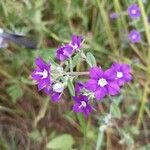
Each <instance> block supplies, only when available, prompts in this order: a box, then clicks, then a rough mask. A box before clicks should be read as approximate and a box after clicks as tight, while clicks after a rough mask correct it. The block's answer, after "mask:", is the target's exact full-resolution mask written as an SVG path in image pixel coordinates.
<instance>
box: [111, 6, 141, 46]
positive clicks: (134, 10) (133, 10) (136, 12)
mask: <svg viewBox="0 0 150 150" xmlns="http://www.w3.org/2000/svg"><path fill="white" fill-rule="evenodd" d="M126 12H127V14H128V16H129V17H130V18H131V19H139V18H140V17H141V10H140V8H139V6H138V5H137V4H131V5H130V6H129V7H128V8H127V11H126ZM124 14H126V13H115V12H113V13H111V14H110V18H111V19H113V20H114V19H116V18H118V17H119V16H121V15H124ZM128 40H129V41H130V42H131V43H132V44H135V43H139V42H140V41H141V34H140V32H139V31H138V30H136V29H132V30H131V31H130V32H129V34H128Z"/></svg>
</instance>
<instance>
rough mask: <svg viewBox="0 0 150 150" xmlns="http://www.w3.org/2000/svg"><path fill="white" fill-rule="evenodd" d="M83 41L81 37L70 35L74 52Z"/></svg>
mask: <svg viewBox="0 0 150 150" xmlns="http://www.w3.org/2000/svg"><path fill="white" fill-rule="evenodd" d="M82 41H83V37H82V36H77V35H72V42H71V44H72V46H73V48H74V49H75V50H76V49H78V48H80V47H81V42H82Z"/></svg>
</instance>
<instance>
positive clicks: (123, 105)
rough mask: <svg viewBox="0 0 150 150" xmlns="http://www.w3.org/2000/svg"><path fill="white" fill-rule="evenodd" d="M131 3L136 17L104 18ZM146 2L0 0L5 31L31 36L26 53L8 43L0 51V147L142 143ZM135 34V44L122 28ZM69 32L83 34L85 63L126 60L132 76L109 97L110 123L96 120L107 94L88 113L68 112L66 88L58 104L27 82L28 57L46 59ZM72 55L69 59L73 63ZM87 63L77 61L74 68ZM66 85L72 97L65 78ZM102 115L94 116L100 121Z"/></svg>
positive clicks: (149, 130) (148, 134)
mask: <svg viewBox="0 0 150 150" xmlns="http://www.w3.org/2000/svg"><path fill="white" fill-rule="evenodd" d="M134 2H137V3H138V4H139V6H140V8H141V9H143V8H144V9H143V10H142V17H141V19H140V20H138V21H134V20H131V19H130V18H129V17H128V16H127V15H125V16H121V17H120V18H118V19H117V20H114V21H113V20H110V18H109V15H110V13H111V12H114V11H115V12H125V11H126V9H127V7H128V6H129V5H130V4H132V3H134ZM149 12H150V1H148V0H147V2H145V3H142V1H141V0H124V1H122V0H0V27H1V28H3V29H5V30H6V31H8V32H15V33H20V32H21V33H25V34H28V35H31V36H33V37H36V38H38V39H39V45H38V49H37V50H35V51H33V50H30V49H25V48H23V47H19V46H17V45H14V44H12V43H11V44H10V46H9V47H8V48H6V49H0V82H1V86H0V149H1V150H7V149H13V150H15V149H17V150H21V149H23V150H28V149H31V150H32V149H33V150H45V149H62V150H66V149H69V150H70V149H77V150H78V149H79V150H82V149H83V150H92V149H96V148H97V150H99V149H100V148H101V149H107V150H120V149H129V150H130V149H133V150H135V149H139V150H148V149H149V145H148V144H149V143H150V126H149V122H150V119H149V118H150V109H149V108H150V107H149V106H150V105H149V104H148V99H149V95H150V62H149V60H150V55H149V53H150V52H149V51H150V48H149V45H150V40H149V38H150V33H149V31H150V30H149V27H150V25H149V24H148V22H147V18H148V14H149ZM132 28H137V29H138V30H140V31H141V32H142V41H143V43H142V44H137V45H132V44H130V43H129V42H128V40H127V35H128V32H129V30H130V29H132ZM71 34H81V35H83V36H84V37H85V43H84V47H85V48H87V49H88V52H89V53H88V64H89V65H90V66H95V60H94V57H95V58H96V61H97V65H101V66H104V68H108V67H109V66H110V64H111V63H112V62H114V61H119V62H124V63H129V64H131V65H132V68H133V76H134V80H133V81H132V83H131V84H129V85H128V86H126V88H124V89H122V92H121V95H120V96H118V97H116V98H114V100H116V101H117V102H118V101H119V102H118V103H114V105H112V106H111V113H113V114H114V116H113V123H114V124H113V126H109V127H108V128H107V130H106V131H103V130H100V129H102V127H104V126H105V125H104V123H103V121H102V120H103V118H104V117H105V116H106V115H107V114H108V113H109V109H110V100H109V99H104V101H103V102H102V103H98V104H97V111H96V112H94V113H93V114H92V115H91V116H90V117H89V118H88V119H84V118H83V116H81V115H76V114H74V113H73V112H72V111H70V110H71V107H72V101H71V100H70V99H71V98H70V97H69V96H68V94H67V93H68V92H67V91H66V95H65V98H64V99H62V101H61V102H60V103H59V104H53V103H51V102H50V101H49V99H48V98H46V96H45V95H44V94H43V93H41V92H40V93H38V92H37V89H36V86H34V85H33V83H32V81H31V77H30V75H31V72H32V69H33V67H34V59H35V57H36V56H38V55H40V56H42V57H43V58H44V59H46V60H47V61H48V60H50V61H51V62H52V61H54V57H55V50H56V47H58V46H59V45H61V43H63V42H64V43H65V42H67V41H69V39H70V37H71ZM78 62H79V57H78V56H76V57H74V58H73V64H72V65H73V66H75V65H76V64H77V63H78ZM86 68H88V66H85V64H84V63H78V65H77V67H76V68H75V69H76V70H77V71H84V70H85V69H86ZM69 89H70V91H71V93H72V95H74V89H73V86H72V82H71V83H70V86H69ZM101 118H102V119H101Z"/></svg>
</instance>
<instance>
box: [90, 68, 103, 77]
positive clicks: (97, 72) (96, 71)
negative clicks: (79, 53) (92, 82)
mask: <svg viewBox="0 0 150 150" xmlns="http://www.w3.org/2000/svg"><path fill="white" fill-rule="evenodd" d="M102 75H103V70H102V69H101V68H99V67H93V68H91V69H90V77H91V78H93V79H99V78H100V77H101V76H102Z"/></svg>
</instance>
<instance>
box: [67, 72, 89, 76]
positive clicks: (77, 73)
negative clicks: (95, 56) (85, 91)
mask: <svg viewBox="0 0 150 150" xmlns="http://www.w3.org/2000/svg"><path fill="white" fill-rule="evenodd" d="M65 75H72V76H82V75H89V72H66V73H65Z"/></svg>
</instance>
